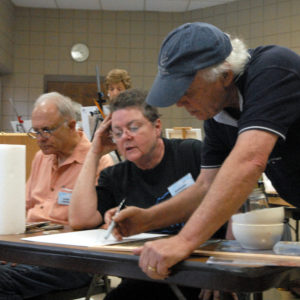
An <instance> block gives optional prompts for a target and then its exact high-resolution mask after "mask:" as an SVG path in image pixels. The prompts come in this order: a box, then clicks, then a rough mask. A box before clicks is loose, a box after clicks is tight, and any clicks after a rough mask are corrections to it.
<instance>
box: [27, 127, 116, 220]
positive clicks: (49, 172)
mask: <svg viewBox="0 0 300 300" xmlns="http://www.w3.org/2000/svg"><path fill="white" fill-rule="evenodd" d="M78 133H79V134H80V135H81V139H80V141H79V143H78V144H77V146H76V147H75V149H74V151H73V153H72V154H71V155H70V156H69V157H68V158H67V159H66V160H65V161H64V162H63V164H62V165H60V166H58V160H57V156H56V155H54V154H50V155H44V154H43V152H42V151H41V150H40V151H38V152H37V154H36V155H35V158H34V160H33V162H32V168H31V174H30V177H29V179H28V181H27V185H26V209H27V222H37V221H51V222H54V223H60V224H68V207H69V206H68V205H67V203H65V204H61V203H59V195H62V194H61V193H66V194H65V195H68V196H70V194H71V193H72V190H73V188H74V185H75V182H76V179H77V176H78V175H79V172H80V170H81V167H82V165H83V162H84V159H85V156H86V154H87V152H88V150H89V149H90V146H91V143H90V142H89V141H88V139H87V138H86V136H85V135H84V134H83V133H82V132H80V131H78ZM110 165H112V160H111V158H110V157H109V156H108V155H105V156H103V157H102V158H101V160H100V166H99V168H100V169H104V168H105V167H107V166H110ZM60 202H61V201H60Z"/></svg>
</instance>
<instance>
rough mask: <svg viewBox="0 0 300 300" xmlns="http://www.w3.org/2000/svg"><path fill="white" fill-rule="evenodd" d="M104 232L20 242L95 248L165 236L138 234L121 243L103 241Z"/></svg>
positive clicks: (58, 235)
mask: <svg viewBox="0 0 300 300" xmlns="http://www.w3.org/2000/svg"><path fill="white" fill-rule="evenodd" d="M106 232H107V230H104V229H92V230H83V231H72V232H67V233H57V234H50V235H39V236H33V237H28V238H22V240H25V241H30V242H39V243H50V244H61V245H72V246H85V247H96V246H104V245H111V244H119V243H126V242H131V241H138V240H144V239H149V238H155V237H159V236H165V235H164V234H152V233H140V234H137V235H132V236H130V237H126V238H123V240H122V241H117V240H116V239H115V238H114V237H113V236H112V235H111V236H110V237H109V238H108V239H105V238H104V237H105V235H106Z"/></svg>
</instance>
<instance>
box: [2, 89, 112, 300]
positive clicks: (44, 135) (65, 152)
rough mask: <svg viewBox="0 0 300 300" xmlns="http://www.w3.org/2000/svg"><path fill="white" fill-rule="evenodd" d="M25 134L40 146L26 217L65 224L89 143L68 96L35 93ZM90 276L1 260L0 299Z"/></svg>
mask: <svg viewBox="0 0 300 300" xmlns="http://www.w3.org/2000/svg"><path fill="white" fill-rule="evenodd" d="M28 135H29V136H31V137H33V138H36V140H37V143H38V145H39V147H40V149H41V151H38V152H37V154H36V155H35V158H34V160H33V163H32V168H31V175H30V177H29V179H28V182H27V185H26V204H27V205H26V206H27V207H26V208H27V221H28V222H35V221H51V222H55V223H59V224H68V209H69V201H70V198H71V195H72V190H73V187H74V185H75V181H76V179H77V176H78V174H79V172H80V170H81V167H82V165H83V161H84V159H85V156H86V154H87V152H88V150H89V149H90V145H91V144H90V142H89V141H88V139H87V138H86V137H85V135H84V133H83V132H82V131H80V130H78V131H77V130H76V120H75V111H74V108H73V106H72V101H71V100H70V99H69V98H68V97H65V96H63V95H61V94H59V93H55V92H53V93H48V94H43V95H41V96H40V97H39V98H38V99H37V100H36V102H35V105H34V108H33V112H32V129H31V130H30V131H29V132H28ZM112 164H113V162H112V160H111V158H110V156H108V155H107V156H103V158H102V159H101V161H100V162H99V166H98V167H99V168H98V171H100V170H101V169H103V168H105V167H107V166H109V165H112ZM90 281H91V276H90V275H89V274H86V273H78V272H73V271H72V272H71V271H65V270H60V269H53V268H46V267H38V266H30V265H23V264H18V265H16V266H15V265H14V264H11V263H6V264H4V265H1V266H0V299H14V300H17V299H20V300H21V299H27V298H31V297H36V296H39V295H42V294H46V293H48V292H50V291H53V290H65V289H72V288H77V287H81V286H84V285H86V284H88V283H89V282H90Z"/></svg>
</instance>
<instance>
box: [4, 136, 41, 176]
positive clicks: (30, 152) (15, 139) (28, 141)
mask: <svg viewBox="0 0 300 300" xmlns="http://www.w3.org/2000/svg"><path fill="white" fill-rule="evenodd" d="M0 144H9V145H25V146H26V180H27V179H28V177H29V175H30V170H31V163H32V160H33V158H34V155H35V153H36V152H37V151H38V150H40V148H39V146H38V144H37V142H36V140H34V139H32V138H30V137H29V136H28V135H27V134H26V133H0Z"/></svg>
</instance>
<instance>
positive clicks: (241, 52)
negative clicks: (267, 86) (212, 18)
mask: <svg viewBox="0 0 300 300" xmlns="http://www.w3.org/2000/svg"><path fill="white" fill-rule="evenodd" d="M228 36H229V38H230V35H228ZM230 41H231V45H232V51H231V53H230V55H229V56H228V57H227V58H226V59H225V61H223V62H222V63H220V64H218V65H215V66H212V67H209V68H207V69H205V70H203V72H202V73H201V75H202V77H203V78H204V79H205V80H207V81H209V82H213V81H215V80H216V79H217V78H218V77H219V76H220V75H221V74H223V73H224V72H226V71H228V70H231V71H232V72H233V73H234V75H235V76H238V75H241V74H242V73H243V72H244V69H245V65H246V64H247V62H248V61H249V59H250V54H249V53H248V49H247V47H246V45H245V43H244V42H243V41H241V40H240V39H238V38H235V39H231V38H230Z"/></svg>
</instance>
